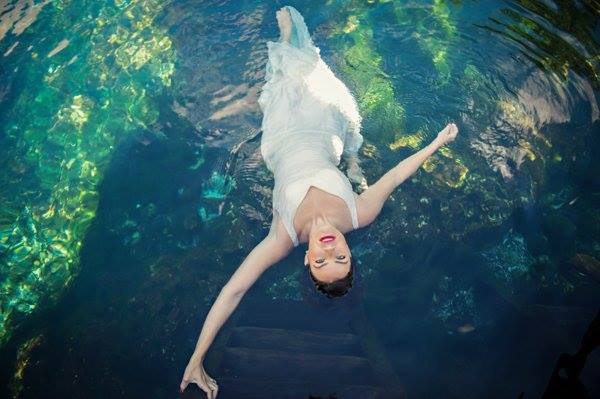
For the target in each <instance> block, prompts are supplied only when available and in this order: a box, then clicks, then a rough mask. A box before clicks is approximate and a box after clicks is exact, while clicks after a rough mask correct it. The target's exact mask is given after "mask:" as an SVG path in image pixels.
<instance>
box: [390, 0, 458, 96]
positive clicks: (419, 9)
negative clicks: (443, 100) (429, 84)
mask: <svg viewBox="0 0 600 399" xmlns="http://www.w3.org/2000/svg"><path fill="white" fill-rule="evenodd" d="M392 3H393V6H394V14H395V16H396V19H397V23H398V24H400V25H409V26H410V28H411V30H412V31H413V32H414V33H413V37H414V38H415V40H416V41H417V43H418V45H419V47H420V48H421V49H422V50H423V51H424V52H425V53H427V54H428V55H429V57H430V59H431V62H432V64H433V66H434V67H435V69H436V71H437V73H438V78H437V86H438V87H443V86H445V85H447V84H448V83H449V82H450V76H451V71H452V65H451V63H450V61H449V59H448V53H449V51H450V48H451V47H452V46H453V43H454V42H455V41H456V40H457V28H456V22H455V21H454V19H453V18H452V16H451V12H450V7H449V6H448V5H447V3H446V1H444V0H433V4H423V5H412V4H410V3H409V2H408V1H406V0H395V1H393V2H392Z"/></svg>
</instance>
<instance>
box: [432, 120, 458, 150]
mask: <svg viewBox="0 0 600 399" xmlns="http://www.w3.org/2000/svg"><path fill="white" fill-rule="evenodd" d="M457 134H458V127H456V125H455V124H454V123H448V124H447V125H446V127H445V128H443V129H442V131H441V132H439V133H438V135H437V137H436V139H435V141H436V142H437V143H438V144H439V146H440V147H441V146H443V145H446V144H448V143H449V142H451V141H453V140H454V139H455V138H456V135H457Z"/></svg>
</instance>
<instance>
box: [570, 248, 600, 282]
mask: <svg viewBox="0 0 600 399" xmlns="http://www.w3.org/2000/svg"><path fill="white" fill-rule="evenodd" d="M569 264H570V265H571V266H573V267H574V268H575V269H577V270H578V271H580V272H581V273H583V274H585V275H586V276H589V277H591V278H593V279H594V280H596V282H599V283H600V261H599V260H598V259H596V258H594V257H593V256H590V255H586V254H579V253H578V254H575V256H573V257H572V258H571V259H570V260H569Z"/></svg>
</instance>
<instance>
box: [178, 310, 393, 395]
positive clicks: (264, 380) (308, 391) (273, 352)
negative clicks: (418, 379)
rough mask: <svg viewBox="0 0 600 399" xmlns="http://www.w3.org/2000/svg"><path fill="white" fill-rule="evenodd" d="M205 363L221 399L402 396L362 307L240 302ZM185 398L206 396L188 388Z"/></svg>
mask: <svg viewBox="0 0 600 399" xmlns="http://www.w3.org/2000/svg"><path fill="white" fill-rule="evenodd" d="M205 366H206V368H207V370H209V373H211V375H212V376H214V378H215V379H216V380H217V382H218V383H219V387H220V388H219V395H218V398H219V399H231V398H235V399H238V398H239V399H251V398H252V399H254V398H262V399H266V398H274V399H275V398H277V399H288V398H289V399H303V398H306V399H308V398H323V399H330V398H336V399H358V398H360V399H388V398H389V399H396V398H404V397H405V395H404V392H403V390H402V387H401V384H400V381H399V379H398V377H397V375H396V374H395V373H394V371H393V370H392V368H391V366H390V365H389V362H388V360H387V358H386V356H385V353H384V352H383V349H382V348H381V345H380V344H379V343H378V339H377V337H376V335H375V333H374V332H373V330H372V328H371V327H370V325H369V323H368V321H367V319H366V317H365V314H364V310H363V308H362V306H361V305H359V306H355V307H353V308H352V309H348V308H340V309H323V308H320V307H314V306H311V305H309V304H307V303H304V302H295V301H269V300H268V299H264V300H262V301H252V300H249V301H246V302H242V303H241V304H240V307H239V308H238V309H237V310H236V312H235V313H234V315H233V317H232V318H231V319H230V321H228V323H227V324H226V325H225V328H224V329H223V330H222V331H221V333H220V334H219V336H218V337H217V339H216V340H215V342H214V343H213V346H212V347H211V350H209V353H208V354H207V359H206V361H205ZM187 391H193V392H195V394H192V393H190V394H187ZM184 396H185V397H190V398H192V397H193V398H200V397H205V396H204V393H202V392H201V391H198V390H190V389H188V390H186V394H185V395H184Z"/></svg>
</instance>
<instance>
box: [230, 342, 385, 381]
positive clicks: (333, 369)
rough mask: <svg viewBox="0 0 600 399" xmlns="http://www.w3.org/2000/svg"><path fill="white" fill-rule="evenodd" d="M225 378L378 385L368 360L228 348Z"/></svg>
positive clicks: (351, 357) (355, 357) (356, 357)
mask: <svg viewBox="0 0 600 399" xmlns="http://www.w3.org/2000/svg"><path fill="white" fill-rule="evenodd" d="M220 371H221V373H220V374H221V375H223V376H227V377H250V378H261V379H267V380H275V379H280V378H283V379H289V378H298V379H302V380H309V381H312V382H314V383H332V384H349V383H352V384H360V385H371V384H373V383H374V378H373V372H372V369H371V365H370V363H369V361H368V360H367V359H366V358H364V357H358V356H342V355H318V354H302V353H287V352H283V351H277V350H269V349H250V348H231V347H228V348H225V350H224V353H223V361H222V364H221V370H220Z"/></svg>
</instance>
